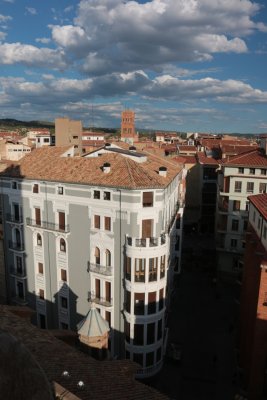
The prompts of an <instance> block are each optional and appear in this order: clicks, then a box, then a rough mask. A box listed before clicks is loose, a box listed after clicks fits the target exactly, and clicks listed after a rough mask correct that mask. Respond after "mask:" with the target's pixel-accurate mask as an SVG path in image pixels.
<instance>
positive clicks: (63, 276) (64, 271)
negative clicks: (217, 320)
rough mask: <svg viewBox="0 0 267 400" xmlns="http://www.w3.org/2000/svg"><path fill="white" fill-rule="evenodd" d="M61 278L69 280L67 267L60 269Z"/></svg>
mask: <svg viewBox="0 0 267 400" xmlns="http://www.w3.org/2000/svg"><path fill="white" fill-rule="evenodd" d="M60 275H61V280H62V281H63V282H67V271H66V270H65V269H61V270H60Z"/></svg>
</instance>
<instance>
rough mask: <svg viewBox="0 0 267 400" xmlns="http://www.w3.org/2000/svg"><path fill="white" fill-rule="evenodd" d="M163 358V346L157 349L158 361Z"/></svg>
mask: <svg viewBox="0 0 267 400" xmlns="http://www.w3.org/2000/svg"><path fill="white" fill-rule="evenodd" d="M160 360H161V347H159V348H158V349H157V362H159V361H160Z"/></svg>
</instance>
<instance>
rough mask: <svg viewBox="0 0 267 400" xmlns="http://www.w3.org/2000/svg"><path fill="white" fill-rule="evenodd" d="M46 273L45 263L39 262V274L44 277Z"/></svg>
mask: <svg viewBox="0 0 267 400" xmlns="http://www.w3.org/2000/svg"><path fill="white" fill-rule="evenodd" d="M43 273H44V265H43V263H40V262H38V274H41V275H43Z"/></svg>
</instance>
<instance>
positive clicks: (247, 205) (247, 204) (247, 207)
mask: <svg viewBox="0 0 267 400" xmlns="http://www.w3.org/2000/svg"><path fill="white" fill-rule="evenodd" d="M248 210H249V201H246V211H248Z"/></svg>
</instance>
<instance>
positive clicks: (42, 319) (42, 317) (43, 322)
mask: <svg viewBox="0 0 267 400" xmlns="http://www.w3.org/2000/svg"><path fill="white" fill-rule="evenodd" d="M38 319H39V326H40V328H41V329H46V320H45V315H44V314H38Z"/></svg>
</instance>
